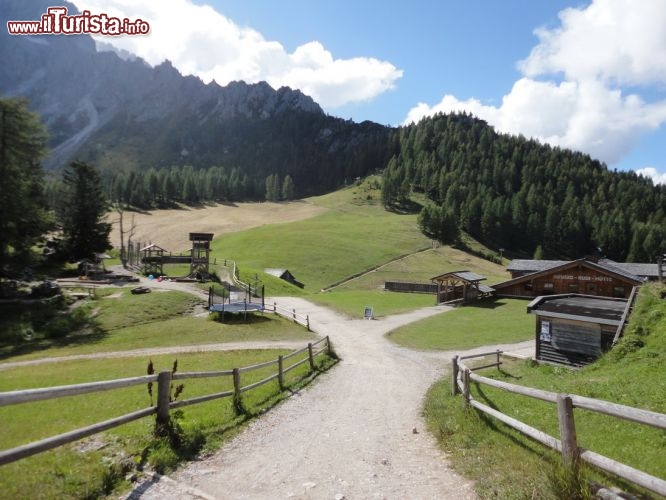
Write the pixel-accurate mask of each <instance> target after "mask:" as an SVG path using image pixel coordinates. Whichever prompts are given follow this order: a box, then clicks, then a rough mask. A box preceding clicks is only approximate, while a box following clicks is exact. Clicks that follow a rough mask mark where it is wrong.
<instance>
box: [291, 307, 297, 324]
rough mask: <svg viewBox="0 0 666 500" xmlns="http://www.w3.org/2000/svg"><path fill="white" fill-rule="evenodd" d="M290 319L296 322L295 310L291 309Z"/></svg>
mask: <svg viewBox="0 0 666 500" xmlns="http://www.w3.org/2000/svg"><path fill="white" fill-rule="evenodd" d="M291 317H292V318H293V319H294V321H296V309H292V314H291Z"/></svg>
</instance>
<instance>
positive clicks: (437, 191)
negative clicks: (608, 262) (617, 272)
mask: <svg viewBox="0 0 666 500" xmlns="http://www.w3.org/2000/svg"><path fill="white" fill-rule="evenodd" d="M396 137H397V145H396V148H395V149H396V151H394V156H392V157H391V159H390V160H389V161H388V162H387V164H386V168H385V169H384V174H383V183H382V201H383V203H384V205H385V206H391V205H393V204H399V203H401V200H404V199H405V197H407V196H409V195H410V190H413V191H415V192H417V193H422V194H423V195H425V197H426V198H427V199H428V200H429V201H430V203H432V204H434V205H436V206H438V207H442V208H444V209H445V211H447V212H450V213H452V214H453V216H454V218H455V220H456V221H457V224H458V225H459V227H460V228H462V229H464V230H465V231H467V232H468V233H469V234H470V235H471V236H473V237H474V238H476V239H478V240H479V241H481V242H482V243H484V244H486V245H487V246H489V247H491V248H500V247H501V248H505V249H507V250H509V251H512V252H516V253H520V254H523V255H532V254H534V253H535V252H536V250H537V247H540V248H539V250H540V251H539V252H537V253H539V254H541V255H544V256H545V257H546V258H578V257H581V256H583V255H585V254H587V253H589V252H590V251H591V249H594V248H597V247H601V248H602V249H603V251H604V253H605V255H606V256H607V257H609V258H611V259H615V260H618V261H623V260H626V259H632V260H644V261H648V262H652V261H654V257H655V256H656V255H657V254H658V253H659V252H662V253H663V252H664V251H666V247H664V245H665V244H664V240H663V239H660V236H661V235H662V234H663V232H664V230H663V228H664V227H666V186H662V185H658V186H655V185H653V184H652V181H651V180H649V179H646V178H643V177H640V176H638V175H636V174H635V173H633V172H611V171H609V170H608V169H607V168H606V166H605V165H603V164H601V163H600V162H598V161H596V160H593V159H592V158H590V157H589V156H587V155H584V154H582V153H579V152H575V151H570V150H564V149H560V148H557V147H551V146H549V145H544V144H540V143H538V142H537V141H533V140H527V139H525V138H523V137H513V136H509V135H503V134H498V133H496V132H495V131H494V130H493V129H492V127H490V126H488V124H487V123H485V122H484V121H482V120H478V119H476V118H474V117H472V116H471V115H468V114H465V113H462V114H460V113H458V114H455V113H454V114H449V115H444V114H438V115H435V116H433V117H429V118H425V119H423V120H421V122H419V123H418V124H417V125H410V126H408V127H403V128H401V129H399V131H398V133H397V135H396ZM424 210H425V212H424V213H423V214H422V216H423V217H422V218H423V220H424V223H423V224H422V228H423V230H424V233H425V234H427V235H433V234H436V233H437V229H436V227H437V224H435V223H434V222H432V223H431V222H428V221H432V220H435V219H436V217H435V215H436V213H437V212H436V210H435V209H434V208H432V207H431V208H428V209H427V210H426V209H425V208H424ZM439 215H441V213H440V214H439Z"/></svg>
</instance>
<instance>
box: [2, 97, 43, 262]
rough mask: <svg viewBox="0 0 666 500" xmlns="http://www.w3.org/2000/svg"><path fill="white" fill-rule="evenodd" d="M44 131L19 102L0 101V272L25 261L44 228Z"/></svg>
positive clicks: (32, 115)
mask: <svg viewBox="0 0 666 500" xmlns="http://www.w3.org/2000/svg"><path fill="white" fill-rule="evenodd" d="M45 151H46V130H45V128H44V126H43V125H42V124H41V123H40V122H39V119H38V117H37V115H35V114H33V113H31V112H29V111H28V104H27V102H26V101H25V100H20V99H0V183H1V185H0V268H1V267H3V266H4V265H6V264H8V263H10V262H13V261H16V262H17V264H18V263H19V262H18V260H21V258H22V257H23V256H26V257H27V251H28V250H29V249H30V247H31V246H32V244H33V243H34V241H35V239H36V238H37V237H38V236H40V235H41V234H42V233H43V231H44V230H45V229H46V227H47V225H48V220H49V219H48V215H47V211H46V197H45V195H44V191H43V172H42V169H41V166H40V164H39V161H40V159H41V158H42V157H43V156H44V154H45Z"/></svg>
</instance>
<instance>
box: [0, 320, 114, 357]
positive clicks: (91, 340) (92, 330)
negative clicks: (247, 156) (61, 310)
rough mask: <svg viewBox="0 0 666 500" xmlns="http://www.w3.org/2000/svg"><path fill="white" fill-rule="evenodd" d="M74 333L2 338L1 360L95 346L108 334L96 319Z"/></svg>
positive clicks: (15, 334)
mask: <svg viewBox="0 0 666 500" xmlns="http://www.w3.org/2000/svg"><path fill="white" fill-rule="evenodd" d="M72 331H73V333H67V332H64V333H63V334H60V333H58V332H55V336H48V335H54V332H39V333H38V334H36V335H35V337H34V338H26V337H25V336H22V335H21V334H18V333H14V334H11V333H10V334H9V335H3V336H2V337H0V360H8V359H11V358H13V357H16V356H23V355H26V354H33V353H37V352H46V351H48V350H50V349H53V348H60V347H76V346H84V345H93V344H97V343H99V342H101V341H103V340H104V339H105V338H106V337H107V336H108V332H106V331H104V330H103V329H102V328H100V327H99V325H98V324H97V322H96V321H95V320H94V319H91V318H90V319H88V321H87V322H86V324H85V325H79V326H78V328H76V329H75V330H72Z"/></svg>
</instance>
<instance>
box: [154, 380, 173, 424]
mask: <svg viewBox="0 0 666 500" xmlns="http://www.w3.org/2000/svg"><path fill="white" fill-rule="evenodd" d="M170 396H171V372H160V373H159V375H158V376H157V425H158V426H160V425H167V424H168V423H169V402H170V401H169V399H170Z"/></svg>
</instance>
